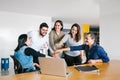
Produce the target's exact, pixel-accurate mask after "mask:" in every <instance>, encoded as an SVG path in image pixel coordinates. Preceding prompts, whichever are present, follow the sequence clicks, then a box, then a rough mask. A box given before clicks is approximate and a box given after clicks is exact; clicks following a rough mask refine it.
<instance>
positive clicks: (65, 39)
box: [62, 34, 69, 43]
mask: <svg viewBox="0 0 120 80" xmlns="http://www.w3.org/2000/svg"><path fill="white" fill-rule="evenodd" d="M68 36H69V35H68V34H66V35H65V36H64V37H63V39H62V42H63V43H66V41H67V40H68Z"/></svg>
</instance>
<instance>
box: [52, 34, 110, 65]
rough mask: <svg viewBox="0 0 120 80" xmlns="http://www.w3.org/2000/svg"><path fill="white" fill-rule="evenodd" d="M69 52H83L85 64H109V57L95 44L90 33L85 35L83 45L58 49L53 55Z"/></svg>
mask: <svg viewBox="0 0 120 80" xmlns="http://www.w3.org/2000/svg"><path fill="white" fill-rule="evenodd" d="M69 50H70V51H76V50H84V51H85V53H86V57H87V60H86V63H97V62H109V57H108V56H107V53H106V51H105V50H104V49H103V48H102V47H101V46H100V45H97V44H96V43H95V35H94V34H93V33H91V32H89V33H87V34H86V37H85V44H83V45H79V46H71V47H68V48H63V49H59V50H56V51H55V52H54V54H56V53H58V52H61V51H69Z"/></svg>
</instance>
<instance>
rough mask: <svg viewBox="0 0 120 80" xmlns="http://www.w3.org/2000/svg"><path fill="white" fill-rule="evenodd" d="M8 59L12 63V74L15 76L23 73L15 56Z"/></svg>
mask: <svg viewBox="0 0 120 80" xmlns="http://www.w3.org/2000/svg"><path fill="white" fill-rule="evenodd" d="M10 57H11V58H12V59H13V62H14V72H15V74H19V73H24V69H23V67H22V65H21V63H20V62H19V61H18V60H17V59H16V58H15V56H14V55H10Z"/></svg>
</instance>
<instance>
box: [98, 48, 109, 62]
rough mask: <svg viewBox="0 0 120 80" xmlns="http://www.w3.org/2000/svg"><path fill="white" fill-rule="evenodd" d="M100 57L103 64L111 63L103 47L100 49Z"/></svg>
mask: <svg viewBox="0 0 120 80" xmlns="http://www.w3.org/2000/svg"><path fill="white" fill-rule="evenodd" d="M98 55H100V58H101V59H102V61H103V62H109V60H110V59H109V57H108V55H107V53H106V51H105V50H104V49H103V48H102V47H99V48H98Z"/></svg>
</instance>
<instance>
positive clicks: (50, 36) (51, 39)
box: [49, 31, 55, 50]
mask: <svg viewBox="0 0 120 80" xmlns="http://www.w3.org/2000/svg"><path fill="white" fill-rule="evenodd" d="M53 37H54V34H53V31H51V32H50V34H49V44H50V47H51V48H52V50H54V49H55V47H54V45H55V44H54V39H53Z"/></svg>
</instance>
